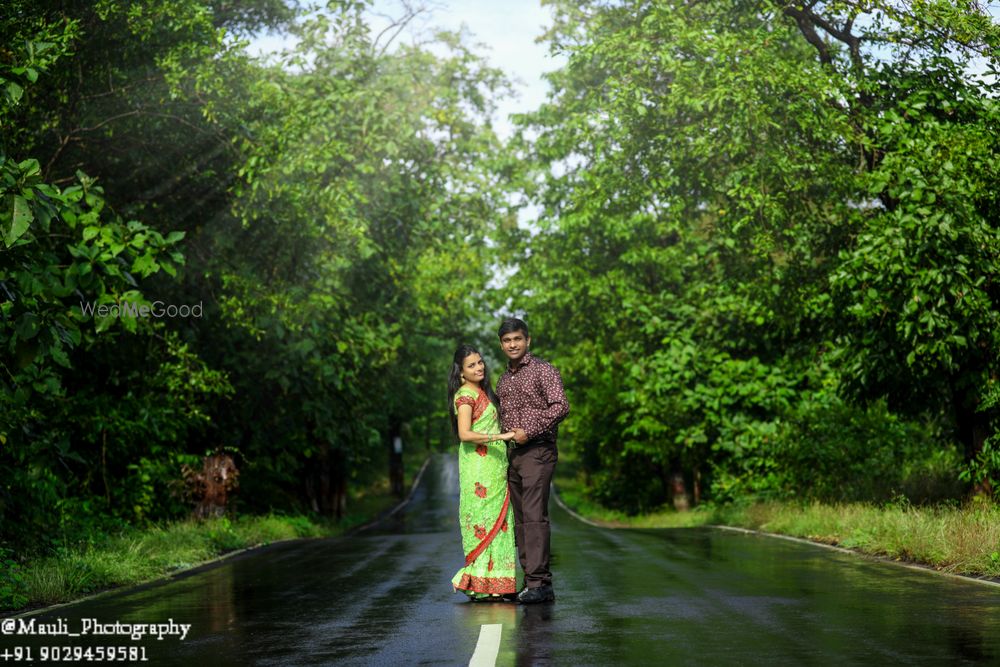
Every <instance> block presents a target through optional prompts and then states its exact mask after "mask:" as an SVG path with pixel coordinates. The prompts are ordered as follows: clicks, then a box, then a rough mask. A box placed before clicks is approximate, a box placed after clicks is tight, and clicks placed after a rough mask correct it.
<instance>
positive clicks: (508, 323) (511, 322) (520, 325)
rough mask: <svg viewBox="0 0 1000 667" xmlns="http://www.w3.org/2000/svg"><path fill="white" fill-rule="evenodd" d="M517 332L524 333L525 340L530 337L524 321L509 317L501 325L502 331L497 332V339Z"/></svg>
mask: <svg viewBox="0 0 1000 667" xmlns="http://www.w3.org/2000/svg"><path fill="white" fill-rule="evenodd" d="M515 331H523V332H524V337H525V338H527V337H528V336H529V335H530V334H529V333H528V325H527V324H525V323H524V320H519V319H517V318H516V317H508V318H507V319H505V320H504V321H503V322H501V323H500V331H498V332H497V338H503V337H504V336H505V335H506V334H509V333H514V332H515Z"/></svg>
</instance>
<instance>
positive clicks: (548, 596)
mask: <svg viewBox="0 0 1000 667" xmlns="http://www.w3.org/2000/svg"><path fill="white" fill-rule="evenodd" d="M555 599H556V594H555V591H553V590H552V586H551V585H548V584H546V585H544V586H539V587H538V588H526V589H525V590H523V591H521V594H520V595H518V596H517V601H518V602H520V603H521V604H536V603H538V602H552V601H553V600H555Z"/></svg>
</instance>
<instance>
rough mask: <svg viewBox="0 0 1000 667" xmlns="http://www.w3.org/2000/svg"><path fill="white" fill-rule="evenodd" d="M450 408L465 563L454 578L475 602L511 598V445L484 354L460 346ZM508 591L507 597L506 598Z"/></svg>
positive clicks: (457, 586) (450, 381)
mask: <svg viewBox="0 0 1000 667" xmlns="http://www.w3.org/2000/svg"><path fill="white" fill-rule="evenodd" d="M448 404H449V405H448V408H449V413H450V415H451V425H452V429H453V430H454V431H455V434H456V435H457V436H458V439H459V440H461V441H462V442H461V444H460V445H459V450H458V480H459V511H458V514H459V525H460V527H461V529H462V547H463V550H464V552H465V567H463V568H462V569H461V570H459V571H458V573H457V574H456V575H455V576H454V578H453V579H452V580H451V583H452V585H453V586H454V587H455V590H456V591H462V592H464V593H465V594H466V595H468V596H469V598H470V599H471V600H472V601H473V602H500V601H513V600H514V599H515V598H514V595H515V593H516V588H515V587H516V582H515V571H514V568H515V562H516V558H515V550H514V515H513V514H512V511H511V507H510V495H509V493H508V491H507V444H506V442H505V441H506V440H509V439H510V438H512V437H514V434H513V433H500V416H499V411H498V406H499V402H498V400H497V397H496V394H494V393H493V388H492V387H490V380H489V375H488V373H487V371H486V364H485V363H484V362H483V357H482V356H481V355H480V354H479V352H478V351H476V349H475V348H473V347H472V346H470V345H460V346H459V347H458V349H457V350H456V351H455V358H454V360H453V362H452V365H451V374H450V375H449V376H448ZM505 596H507V597H505Z"/></svg>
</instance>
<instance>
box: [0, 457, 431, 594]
mask: <svg viewBox="0 0 1000 667" xmlns="http://www.w3.org/2000/svg"><path fill="white" fill-rule="evenodd" d="M409 459H413V460H412V461H411V460H409ZM422 464H423V457H417V456H412V457H407V460H406V462H405V465H404V474H405V480H406V484H407V488H409V487H411V486H412V484H413V481H414V478H415V477H416V474H417V472H418V470H419V469H420V466H421V465H422ZM398 502H399V499H398V498H396V497H394V496H393V495H392V494H391V493H390V492H389V481H388V479H379V480H378V481H377V482H375V483H373V484H371V485H369V486H368V487H366V488H361V489H357V490H354V491H352V492H351V494H350V497H349V499H348V503H347V507H348V512H347V514H346V515H345V516H344V518H343V519H341V520H340V521H339V522H338V521H335V520H333V519H325V518H318V517H312V516H304V515H294V516H289V515H282V514H267V515H262V516H237V517H236V518H228V517H223V518H219V519H209V520H204V521H199V520H196V519H184V520H180V521H171V522H167V523H163V524H158V525H153V526H147V527H144V528H131V529H128V530H126V531H124V532H122V533H119V534H116V535H103V536H94V538H93V539H92V540H90V543H89V544H87V545H81V546H79V547H75V548H64V549H61V550H60V551H59V552H58V553H56V554H54V555H51V556H47V557H43V558H40V559H38V560H35V561H30V562H28V563H22V564H19V565H18V567H17V573H16V577H14V578H13V581H12V582H8V585H10V584H12V588H13V590H11V591H10V592H9V594H8V595H7V596H5V599H4V600H2V602H3V607H2V608H0V611H4V612H13V611H24V610H27V609H31V608H36V607H40V606H45V605H50V604H57V603H61V602H70V601H72V600H76V599H79V598H81V597H84V596H87V595H90V594H93V593H97V592H100V591H104V590H107V589H110V588H116V587H119V586H131V585H136V584H141V583H145V582H148V581H151V580H154V579H157V578H159V577H163V576H166V575H170V574H175V573H178V572H181V571H183V570H187V569H190V568H193V567H197V566H198V565H202V564H204V563H206V562H209V561H211V560H213V559H215V558H218V557H220V556H223V555H225V554H227V553H231V552H233V551H238V550H241V549H248V548H254V547H260V546H264V545H267V544H272V543H274V542H280V541H283V540H292V539H299V538H318V537H334V536H337V535H342V534H343V533H345V532H347V531H349V530H351V529H353V528H356V527H358V526H361V525H363V524H365V523H368V522H370V521H372V520H373V519H375V518H376V517H378V516H379V515H380V514H382V513H383V512H386V511H388V510H389V509H391V508H392V507H393V506H395V505H396V504H397V503H398Z"/></svg>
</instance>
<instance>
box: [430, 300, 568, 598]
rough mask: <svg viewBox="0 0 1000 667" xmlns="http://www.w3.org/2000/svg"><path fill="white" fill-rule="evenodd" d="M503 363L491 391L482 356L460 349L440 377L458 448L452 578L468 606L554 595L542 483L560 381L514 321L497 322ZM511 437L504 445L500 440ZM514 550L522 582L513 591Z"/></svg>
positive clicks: (560, 411)
mask: <svg viewBox="0 0 1000 667" xmlns="http://www.w3.org/2000/svg"><path fill="white" fill-rule="evenodd" d="M499 337H500V348H501V349H502V350H503V353H504V354H505V355H506V356H507V359H508V362H507V368H506V370H505V371H504V372H503V374H502V375H501V376H500V380H499V381H498V382H497V389H496V393H494V392H493V389H492V387H490V379H489V373H487V371H486V364H485V363H484V362H483V358H482V356H481V355H480V354H479V352H478V351H476V350H475V349H474V348H473V347H471V346H469V345H461V346H459V348H458V350H457V351H456V352H455V359H454V362H453V363H452V368H451V375H450V376H449V378H448V399H449V412H450V414H451V420H452V428H453V429H454V430H455V433H456V434H457V435H458V438H459V440H461V441H462V442H461V445H459V454H458V466H459V467H458V476H459V485H460V499H459V523H460V526H461V529H462V547H463V549H464V552H465V567H463V568H462V569H461V570H459V571H458V574H456V575H455V577H454V578H453V579H452V582H451V583H452V585H453V586H454V588H455V590H456V591H462V592H464V593H465V594H466V595H468V596H469V598H470V600H471V601H473V602H490V601H492V602H514V601H517V602H521V603H522V604H532V603H535V602H548V601H550V600H554V599H555V593H554V592H553V590H552V573H551V572H550V571H549V484H550V482H551V481H552V473H553V472H554V471H555V467H556V460H557V459H558V453H557V451H556V434H557V432H558V424H559V422H561V421H562V420H563V418H564V417H565V416H566V414H567V413H568V412H569V403H568V402H567V401H566V395H565V394H564V393H563V386H562V380H561V378H560V376H559V371H557V370H556V369H555V368H554V367H553V366H552V365H551V364H549V363H548V362H546V361H543V360H541V359H539V358H538V357H536V356H534V355H532V354H531V353H530V352H529V351H528V348H529V347H530V346H531V337H530V336H529V335H528V325H527V324H525V323H524V322H523V321H522V320H519V319H516V318H510V319H507V320H504V321H503V323H502V324H501V325H500V331H499ZM508 443H509V445H508ZM515 550H516V553H517V558H518V560H519V561H520V563H521V569H522V570H523V571H524V588H523V589H522V590H521V592H520V593H515V591H516V590H517V585H516V578H515V575H516V572H515V563H514V554H515Z"/></svg>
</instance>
